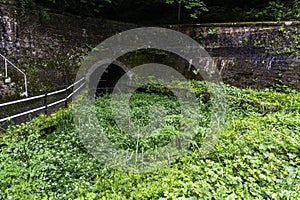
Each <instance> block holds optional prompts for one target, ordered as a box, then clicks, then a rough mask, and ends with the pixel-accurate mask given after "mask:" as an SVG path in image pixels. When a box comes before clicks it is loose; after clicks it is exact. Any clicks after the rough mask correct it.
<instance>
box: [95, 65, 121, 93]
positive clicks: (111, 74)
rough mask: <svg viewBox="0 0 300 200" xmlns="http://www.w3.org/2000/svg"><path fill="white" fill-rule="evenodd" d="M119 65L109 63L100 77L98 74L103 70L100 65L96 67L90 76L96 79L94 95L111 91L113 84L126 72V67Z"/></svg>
mask: <svg viewBox="0 0 300 200" xmlns="http://www.w3.org/2000/svg"><path fill="white" fill-rule="evenodd" d="M124 68H125V67H121V66H119V65H118V64H114V63H112V64H110V65H109V66H108V67H107V68H106V69H105V71H104V72H103V73H102V75H101V77H100V78H99V74H100V73H101V71H102V70H103V68H102V67H98V68H97V69H96V70H95V71H94V72H93V74H92V75H91V77H90V78H94V80H95V78H96V77H97V78H96V79H97V80H98V81H97V86H96V90H95V97H98V96H101V95H103V94H106V93H112V92H113V90H114V88H115V85H116V84H117V82H118V81H119V79H120V78H121V77H122V76H123V75H124V74H125V73H126V71H125V70H126V68H125V69H124Z"/></svg>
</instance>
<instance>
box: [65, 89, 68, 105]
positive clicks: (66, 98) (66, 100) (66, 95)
mask: <svg viewBox="0 0 300 200" xmlns="http://www.w3.org/2000/svg"><path fill="white" fill-rule="evenodd" d="M65 108H68V87H66V93H65Z"/></svg>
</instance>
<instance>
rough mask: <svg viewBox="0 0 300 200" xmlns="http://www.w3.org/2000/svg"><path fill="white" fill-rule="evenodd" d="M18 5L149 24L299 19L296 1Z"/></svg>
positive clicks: (41, 1) (61, 0)
mask: <svg viewBox="0 0 300 200" xmlns="http://www.w3.org/2000/svg"><path fill="white" fill-rule="evenodd" d="M20 5H21V7H22V8H23V9H26V8H29V7H35V6H39V7H42V8H51V9H56V10H58V11H60V12H69V13H73V14H77V15H85V16H93V17H101V18H105V19H115V20H121V21H131V22H140V23H151V24H157V23H159V24H161V23H177V22H181V23H191V22H225V21H252V20H255V21H256V20H258V21H262V20H288V19H298V20H299V19H300V2H299V1H298V0H291V1H287V0H266V1H260V0H252V1H245V0H243V1H240V0H224V1H217V0H213V1H211V0H153V1H148V0H141V1H135V0H89V1H87V0H21V1H20Z"/></svg>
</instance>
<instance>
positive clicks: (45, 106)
mask: <svg viewBox="0 0 300 200" xmlns="http://www.w3.org/2000/svg"><path fill="white" fill-rule="evenodd" d="M84 81H85V78H82V79H80V80H78V81H77V82H75V83H73V84H72V85H70V86H68V87H67V88H66V89H62V90H58V91H55V92H51V93H48V94H42V95H38V96H34V97H30V98H26V99H21V100H17V101H11V102H6V103H2V104H0V107H4V106H8V105H13V104H17V103H21V102H26V101H31V100H34V99H39V98H43V97H44V98H46V97H48V96H50V95H54V94H59V93H62V92H68V90H69V89H70V88H71V87H74V86H75V85H77V84H79V83H81V82H83V83H82V84H81V85H80V86H79V87H78V88H77V89H76V90H74V91H73V92H72V93H71V94H69V95H68V96H67V97H64V98H62V99H60V100H58V101H55V102H53V103H51V104H47V105H44V106H42V107H39V108H34V109H32V110H28V111H25V112H22V113H19V114H15V115H12V116H8V117H5V118H3V119H0V122H5V121H7V120H11V119H14V118H16V117H21V116H24V115H27V114H30V113H34V112H37V111H40V110H43V109H44V110H47V108H49V107H52V106H55V105H57V104H60V103H63V102H66V101H68V99H69V98H71V97H72V96H73V95H74V94H76V93H77V92H78V91H79V90H80V89H81V88H82V87H83V86H84V85H85V82H84Z"/></svg>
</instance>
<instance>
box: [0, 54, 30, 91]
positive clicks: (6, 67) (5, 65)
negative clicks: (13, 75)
mask: <svg viewBox="0 0 300 200" xmlns="http://www.w3.org/2000/svg"><path fill="white" fill-rule="evenodd" d="M0 58H2V59H3V60H4V70H5V78H7V77H8V64H9V65H10V66H11V67H13V68H14V69H16V70H17V71H18V72H20V73H21V74H22V75H23V76H24V90H25V91H24V93H23V94H24V96H26V97H28V89H27V76H26V74H25V73H24V72H23V71H22V70H21V69H19V68H18V67H17V66H16V65H14V64H13V63H12V62H10V61H9V60H8V59H7V58H6V57H5V56H3V55H2V54H0Z"/></svg>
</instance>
